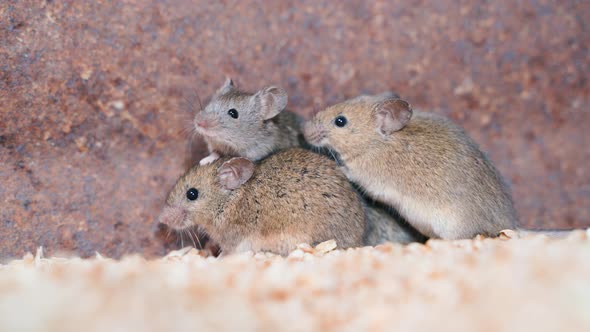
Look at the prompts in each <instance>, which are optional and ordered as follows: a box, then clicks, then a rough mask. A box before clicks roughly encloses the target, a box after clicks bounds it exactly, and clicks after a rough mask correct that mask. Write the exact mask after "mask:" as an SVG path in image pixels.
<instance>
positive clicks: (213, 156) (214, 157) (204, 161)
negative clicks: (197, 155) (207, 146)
mask: <svg viewBox="0 0 590 332" xmlns="http://www.w3.org/2000/svg"><path fill="white" fill-rule="evenodd" d="M217 159H219V154H218V153H217V152H212V153H211V154H209V155H208V156H207V157H205V158H203V159H201V161H199V165H201V166H203V165H208V164H211V163H212V162H214V161H215V160H217Z"/></svg>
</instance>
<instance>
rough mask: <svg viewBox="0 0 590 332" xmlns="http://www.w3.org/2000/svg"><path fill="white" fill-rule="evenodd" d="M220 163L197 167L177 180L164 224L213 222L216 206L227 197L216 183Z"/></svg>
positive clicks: (185, 225) (183, 225)
mask: <svg viewBox="0 0 590 332" xmlns="http://www.w3.org/2000/svg"><path fill="white" fill-rule="evenodd" d="M217 164H218V163H213V164H211V165H206V166H200V167H199V166H196V167H193V168H191V169H190V170H189V171H188V172H186V173H185V174H184V175H183V176H182V177H181V178H180V179H179V180H178V181H177V182H176V184H175V185H174V187H173V188H172V190H171V191H170V192H169V194H168V197H167V199H166V207H165V208H164V211H163V212H162V214H161V215H160V222H161V223H164V224H166V225H167V226H169V227H171V228H173V229H176V230H180V229H184V228H188V227H192V226H195V224H197V225H200V226H204V225H207V224H209V223H211V222H212V220H213V219H214V217H215V213H214V212H215V211H214V209H213V208H212V207H213V206H214V205H215V203H216V202H217V201H222V200H223V199H224V197H225V196H227V193H225V192H224V191H223V190H222V189H221V188H220V187H219V185H218V184H217V183H216V178H215V175H214V174H215V172H216V169H217V167H218V166H219V165H217ZM216 166H217V167H216Z"/></svg>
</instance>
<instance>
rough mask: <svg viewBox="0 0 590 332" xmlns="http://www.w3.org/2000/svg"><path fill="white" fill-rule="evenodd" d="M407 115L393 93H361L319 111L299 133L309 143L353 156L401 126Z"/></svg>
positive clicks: (404, 104) (406, 106) (408, 111)
mask: <svg viewBox="0 0 590 332" xmlns="http://www.w3.org/2000/svg"><path fill="white" fill-rule="evenodd" d="M411 116H412V109H411V107H410V105H409V104H408V103H407V102H405V101H403V100H401V99H399V98H397V97H396V96H394V97H391V98H382V97H381V96H376V97H370V96H361V97H358V98H355V99H351V100H348V101H346V102H343V103H340V104H336V105H334V106H331V107H328V108H327V109H326V110H324V111H321V112H319V113H318V114H316V115H315V116H314V117H313V119H311V120H310V121H308V122H307V123H306V124H305V126H304V128H303V134H304V136H305V138H306V140H307V141H308V142H309V143H310V144H311V145H314V146H318V147H327V148H329V149H331V150H333V151H334V152H337V153H339V154H341V155H342V156H346V155H350V156H353V155H356V154H358V153H359V152H361V151H364V150H366V149H367V148H368V147H370V145H371V144H374V143H376V142H380V141H382V140H384V139H387V138H388V137H389V136H391V135H392V134H394V133H395V132H397V131H399V130H401V129H403V128H404V127H405V126H406V124H407V123H408V122H409V121H410V118H411Z"/></svg>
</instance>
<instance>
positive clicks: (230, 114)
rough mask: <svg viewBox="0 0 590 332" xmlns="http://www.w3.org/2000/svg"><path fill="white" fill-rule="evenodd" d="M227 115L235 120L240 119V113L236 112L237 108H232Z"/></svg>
mask: <svg viewBox="0 0 590 332" xmlns="http://www.w3.org/2000/svg"><path fill="white" fill-rule="evenodd" d="M227 115H229V116H231V117H232V118H234V119H237V118H238V111H236V109H235V108H232V109H230V110H229V111H227Z"/></svg>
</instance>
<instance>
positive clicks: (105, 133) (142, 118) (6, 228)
mask: <svg viewBox="0 0 590 332" xmlns="http://www.w3.org/2000/svg"><path fill="white" fill-rule="evenodd" d="M587 22H590V3H589V2H588V1H543V0H540V1H519V2H514V1H505V0H501V1H494V2H487V1H450V0H444V1H438V2H436V3H430V4H425V3H423V2H422V1H395V2H390V1H374V2H364V1H342V2H338V3H336V2H331V1H306V2H303V3H300V2H297V4H295V3H294V2H293V3H289V2H280V3H279V2H276V3H272V4H271V3H270V2H266V1H251V2H247V1H232V2H230V1H223V2H217V3H208V4H205V3H201V2H193V1H188V0H168V1H155V0H154V1H133V0H127V1H112V2H111V1H40V0H37V1H10V0H9V1H2V2H1V3H0V178H1V180H2V186H0V204H1V209H0V234H1V235H2V236H1V238H0V257H9V256H20V255H22V254H23V253H25V252H26V251H33V250H34V249H35V248H36V246H38V245H43V246H45V247H46V249H47V251H48V252H49V253H50V254H51V253H53V252H56V251H60V250H66V251H75V252H77V253H78V254H80V255H91V254H93V252H94V251H95V250H99V251H100V252H103V253H105V254H107V255H110V256H120V255H122V254H124V253H129V252H141V253H144V254H146V255H155V254H161V253H163V252H164V251H165V247H166V246H172V245H174V244H173V243H172V241H171V240H168V241H164V240H163V239H160V238H158V237H155V236H154V232H153V228H152V226H153V221H154V218H155V216H156V215H157V213H158V211H159V209H160V205H161V202H162V200H163V197H164V196H165V194H166V191H167V190H168V188H169V187H170V186H171V185H172V183H173V181H174V179H175V177H177V176H178V175H179V174H180V173H181V172H182V169H183V163H184V160H185V155H186V152H187V144H186V141H187V137H188V136H189V135H188V134H184V133H186V130H185V128H186V127H187V126H188V121H189V119H190V110H189V107H188V106H187V103H186V102H185V98H186V97H188V98H189V99H194V93H195V92H198V93H199V95H200V96H201V97H205V96H207V95H209V94H210V93H211V92H213V91H214V89H215V88H216V87H217V86H218V85H219V84H220V83H221V82H222V81H223V78H224V76H225V75H232V76H233V77H235V78H236V79H237V81H238V83H240V85H241V86H242V87H245V88H247V89H256V88H258V87H260V86H262V85H264V84H268V83H276V84H280V85H281V86H283V87H284V88H285V89H286V90H287V91H288V92H289V94H290V96H291V97H290V103H289V105H290V108H292V109H294V110H296V111H298V112H301V113H303V114H309V113H311V112H312V111H313V110H314V109H317V108H321V107H323V106H326V105H328V104H331V103H335V102H338V101H340V100H342V99H343V98H346V97H351V96H354V95H357V94H359V93H361V92H379V91H383V90H387V89H393V90H396V91H398V92H399V93H400V94H402V95H403V96H405V97H406V98H407V99H408V100H409V101H410V102H411V103H412V104H413V105H414V106H415V107H416V108H421V109H431V110H433V111H434V112H439V113H442V114H445V115H447V116H449V117H451V118H453V119H454V120H455V121H457V122H459V123H460V124H462V125H463V126H464V127H465V128H466V130H467V131H468V132H469V133H470V134H471V135H472V136H473V137H474V138H475V139H476V140H477V141H478V142H480V144H481V145H482V147H483V148H484V149H485V150H486V151H487V152H489V154H490V156H491V158H492V159H493V160H494V161H495V162H496V164H497V165H498V167H499V168H500V170H501V171H502V172H503V174H504V175H505V176H506V177H507V179H508V180H509V182H510V183H511V184H512V189H513V192H514V197H515V201H516V205H517V208H518V210H519V213H520V215H521V222H522V224H523V225H525V226H529V227H582V226H589V225H590V176H589V174H588V166H587V165H588V164H589V163H590V149H589V148H588V146H589V145H590V135H589V134H588V132H587V131H588V128H589V126H590V112H589V110H588V106H587V105H588V103H589V91H590V87H589V83H588V74H589V72H590V68H589V67H590V54H589V51H588V45H590V31H589V30H590V27H589V26H588V23H587ZM183 131H184V133H183ZM202 150H203V149H202V147H201V146H198V147H197V151H201V153H202V152H203V151H202Z"/></svg>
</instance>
